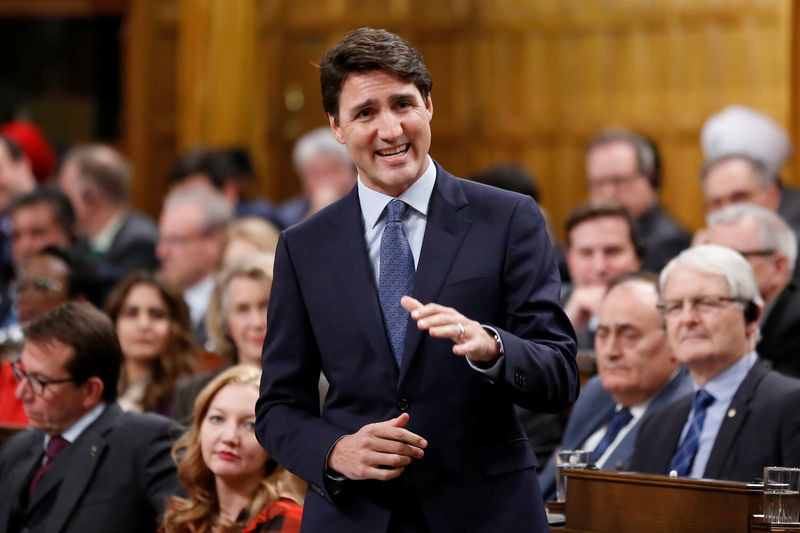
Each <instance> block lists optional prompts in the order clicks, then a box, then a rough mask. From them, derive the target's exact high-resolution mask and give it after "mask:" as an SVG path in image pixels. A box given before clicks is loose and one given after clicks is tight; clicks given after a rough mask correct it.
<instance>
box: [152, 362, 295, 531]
mask: <svg viewBox="0 0 800 533" xmlns="http://www.w3.org/2000/svg"><path fill="white" fill-rule="evenodd" d="M260 380H261V371H259V370H258V369H256V368H253V367H251V366H245V365H237V366H233V367H231V368H229V369H227V370H225V371H224V372H222V373H221V374H220V375H219V376H217V377H216V378H215V379H214V380H212V381H211V383H209V384H208V385H206V387H205V388H204V389H203V390H202V391H201V392H200V394H199V395H198V397H197V400H196V401H195V404H194V422H193V423H192V426H191V428H190V429H189V431H188V432H186V433H185V434H184V435H183V436H182V437H181V438H180V439H178V441H177V442H176V443H175V446H174V447H173V449H172V451H173V456H174V457H175V460H176V462H177V464H178V478H179V479H180V481H181V483H183V486H184V487H185V488H186V491H187V493H188V494H189V497H188V498H181V497H178V496H173V497H172V498H170V500H169V502H168V506H167V512H166V515H165V517H164V524H163V527H162V531H164V532H166V533H184V532H186V533H188V532H206V531H208V532H212V531H213V532H226V533H227V532H231V533H233V532H237V533H256V532H258V533H264V532H282V533H294V532H299V531H300V522H301V518H302V513H303V508H302V504H303V500H304V496H305V490H306V486H305V483H303V482H302V481H301V480H300V479H299V478H298V477H296V476H294V475H293V474H290V473H289V472H288V471H287V470H286V469H284V468H283V467H282V466H280V465H279V464H278V463H277V462H275V460H274V459H272V458H271V457H270V456H269V455H267V452H265V451H264V450H263V449H262V448H261V446H260V445H259V444H258V441H256V437H255V433H254V429H253V428H254V425H255V418H256V417H255V403H256V400H257V399H258V387H259V382H260Z"/></svg>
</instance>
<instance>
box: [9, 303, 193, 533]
mask: <svg viewBox="0 0 800 533" xmlns="http://www.w3.org/2000/svg"><path fill="white" fill-rule="evenodd" d="M25 335H26V339H27V341H26V343H25V348H24V350H23V352H22V356H21V358H20V359H19V360H18V361H16V362H14V364H13V371H14V375H15V377H16V379H17V380H18V382H19V384H18V385H17V390H16V394H17V397H18V398H19V399H20V400H21V401H22V403H23V404H24V407H25V412H26V414H27V415H28V418H29V420H30V424H31V426H32V428H33V430H32V431H26V432H24V433H21V434H19V435H17V436H15V437H13V438H12V439H10V440H9V441H8V442H7V443H6V445H5V446H4V447H3V448H2V450H0V479H2V480H3V482H2V484H0V524H2V527H3V528H4V529H3V531H8V532H16V531H26V532H28V531H29V532H31V533H35V532H43V531H61V532H63V533H67V532H74V533H78V532H80V533H87V532H88V533H91V532H106V531H116V532H131V533H133V532H137V533H138V532H146V531H156V528H157V517H158V516H159V515H160V514H161V513H163V511H164V502H165V498H166V496H168V495H170V494H174V493H175V491H177V490H178V487H179V484H178V480H177V477H176V474H175V465H174V463H173V461H172V458H171V457H170V449H171V447H172V444H173V442H174V437H175V435H176V433H175V430H176V428H175V426H174V424H173V423H172V422H171V421H169V420H167V419H165V418H163V417H160V416H158V415H152V414H139V413H125V412H123V411H122V410H121V409H120V407H119V406H118V405H117V403H116V397H117V380H118V378H119V369H120V364H121V360H122V351H121V349H120V346H119V342H118V341H117V338H116V334H115V331H114V326H113V325H112V323H111V321H110V320H109V319H108V317H106V316H105V315H104V314H103V313H101V312H100V311H98V310H97V309H95V308H94V307H93V306H91V305H90V304H88V303H77V302H73V303H68V304H65V305H62V306H60V307H58V308H56V309H54V310H53V311H50V312H49V313H47V314H45V315H43V316H42V317H40V318H38V319H36V320H34V321H33V322H31V323H29V324H28V325H27V326H26V328H25Z"/></svg>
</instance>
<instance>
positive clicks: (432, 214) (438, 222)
mask: <svg viewBox="0 0 800 533" xmlns="http://www.w3.org/2000/svg"><path fill="white" fill-rule="evenodd" d="M467 204H468V202H467V197H466V195H465V194H464V191H463V190H462V189H461V186H460V185H459V183H458V182H457V181H456V179H455V177H453V176H452V175H450V174H449V173H448V172H447V171H445V170H444V169H442V167H440V166H439V165H438V164H437V165H436V183H435V184H434V187H433V192H432V193H431V199H430V203H429V207H428V219H427V222H426V224H425V237H424V239H423V241H422V251H421V253H420V257H419V262H418V264H417V273H416V275H415V276H414V289H413V291H412V296H413V297H414V298H416V299H417V300H419V301H420V302H422V303H423V304H426V303H430V302H436V301H437V299H438V297H439V293H440V292H441V290H442V287H443V286H444V283H445V281H446V280H447V275H448V274H449V272H450V269H451V267H452V265H453V261H455V258H456V255H458V251H459V249H460V248H461V243H462V242H463V240H464V237H465V236H466V234H467V230H468V229H469V227H470V224H471V222H470V220H469V219H468V218H467V216H466V214H465V211H462V209H463V208H465V207H466V206H467ZM421 338H422V331H420V329H419V328H417V327H416V325H415V324H414V323H413V320H410V319H409V327H408V328H406V338H405V344H404V348H403V363H402V366H401V368H400V379H401V380H402V379H403V377H404V376H405V374H406V372H407V371H408V368H409V365H410V364H411V362H412V360H413V359H414V355H415V353H416V351H417V346H418V345H419V342H420V339H421Z"/></svg>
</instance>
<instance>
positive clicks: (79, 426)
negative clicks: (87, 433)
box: [44, 403, 108, 450]
mask: <svg viewBox="0 0 800 533" xmlns="http://www.w3.org/2000/svg"><path fill="white" fill-rule="evenodd" d="M106 407H108V404H105V403H101V404H98V405H95V406H94V407H93V408H92V409H90V410H89V412H88V413H86V414H85V415H83V416H82V417H80V418H79V419H78V421H77V422H75V423H74V424H72V426H71V427H70V428H69V429H68V430H66V431H64V432H63V433H61V437H62V438H64V440H66V441H68V442H69V443H70V444H72V443H73V442H75V440H76V439H77V438H78V437H80V436H81V433H83V431H84V430H85V429H86V428H88V427H89V426H90V425H91V424H92V422H94V421H95V420H97V419H98V418H100V415H101V414H103V411H105V409H106ZM48 442H50V435H45V436H44V449H45V450H47V443H48Z"/></svg>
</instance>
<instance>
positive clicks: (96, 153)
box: [58, 144, 158, 279]
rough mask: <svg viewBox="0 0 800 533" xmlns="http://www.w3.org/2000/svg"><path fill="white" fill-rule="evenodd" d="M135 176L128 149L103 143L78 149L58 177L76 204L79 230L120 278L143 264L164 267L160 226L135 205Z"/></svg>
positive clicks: (151, 266) (67, 158) (98, 256)
mask: <svg viewBox="0 0 800 533" xmlns="http://www.w3.org/2000/svg"><path fill="white" fill-rule="evenodd" d="M130 181H131V171H130V167H129V166H128V163H127V161H125V158H123V157H122V154H120V153H119V152H117V151H116V150H114V149H113V148H111V147H110V146H105V145H102V144H92V145H86V146H78V147H76V148H73V149H72V150H71V151H70V152H69V153H68V154H67V156H66V158H65V159H64V164H63V165H62V166H61V171H60V172H59V176H58V184H59V187H60V188H61V189H62V190H63V191H64V193H65V194H66V195H67V196H68V197H69V199H70V202H71V203H72V207H73V208H74V209H75V214H76V216H77V222H78V224H77V226H78V230H79V233H80V234H81V236H82V237H84V238H86V239H87V241H88V244H89V248H90V250H91V252H92V255H93V257H95V258H96V259H97V260H98V261H102V263H103V264H104V265H105V266H106V267H107V268H108V269H110V271H111V275H113V276H114V277H116V278H117V279H119V278H121V277H123V276H125V275H126V274H128V273H130V272H132V271H133V270H136V269H139V268H148V269H155V268H156V267H158V260H157V259H156V244H157V243H158V229H157V228H156V225H155V224H154V223H153V221H152V220H150V219H149V218H147V217H146V216H144V215H143V214H141V213H138V212H136V211H134V210H133V209H131V207H130V205H129V203H128V201H129V190H130Z"/></svg>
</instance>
